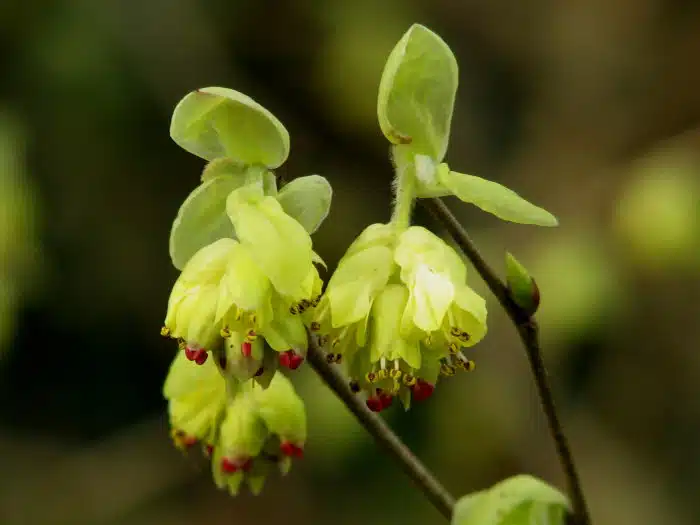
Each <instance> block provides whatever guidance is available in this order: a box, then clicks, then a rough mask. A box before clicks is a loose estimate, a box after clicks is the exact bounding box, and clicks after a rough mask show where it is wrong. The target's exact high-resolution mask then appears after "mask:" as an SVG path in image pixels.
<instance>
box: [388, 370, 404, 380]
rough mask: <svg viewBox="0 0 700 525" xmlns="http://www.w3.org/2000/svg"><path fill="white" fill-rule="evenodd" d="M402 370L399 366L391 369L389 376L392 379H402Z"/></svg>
mask: <svg viewBox="0 0 700 525" xmlns="http://www.w3.org/2000/svg"><path fill="white" fill-rule="evenodd" d="M401 375H402V372H401V370H399V369H398V368H394V369H393V370H390V371H389V377H391V378H392V379H396V380H397V381H398V380H399V379H401Z"/></svg>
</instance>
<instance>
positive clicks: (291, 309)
mask: <svg viewBox="0 0 700 525" xmlns="http://www.w3.org/2000/svg"><path fill="white" fill-rule="evenodd" d="M289 313H290V314H292V315H296V314H298V313H299V308H298V307H297V305H295V304H293V305H292V306H290V307H289Z"/></svg>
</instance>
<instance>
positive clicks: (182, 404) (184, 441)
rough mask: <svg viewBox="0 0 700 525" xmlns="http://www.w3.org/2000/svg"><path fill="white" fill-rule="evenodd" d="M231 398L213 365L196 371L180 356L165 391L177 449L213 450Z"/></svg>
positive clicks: (171, 368)
mask: <svg viewBox="0 0 700 525" xmlns="http://www.w3.org/2000/svg"><path fill="white" fill-rule="evenodd" d="M230 394H231V392H227V387H226V381H225V380H224V378H223V377H222V376H221V374H220V373H219V371H218V370H217V368H216V365H215V364H214V362H213V361H211V360H209V361H207V362H206V363H203V366H196V367H193V366H190V363H188V362H187V358H186V356H185V354H184V353H178V354H177V355H176V356H175V359H174V360H173V363H172V365H171V366H170V371H169V373H168V377H167V379H166V380H165V385H164V387H163V396H164V397H165V398H166V399H167V400H168V414H169V416H170V427H171V434H172V437H173V441H174V442H175V445H176V446H177V447H178V448H181V449H184V448H189V447H191V446H193V445H195V444H196V443H198V442H200V443H202V444H203V445H204V446H205V447H207V449H208V450H211V447H213V446H214V443H215V442H216V441H217V439H218V433H219V426H220V425H221V421H222V420H223V418H224V415H225V412H226V403H227V399H228V396H229V395H230Z"/></svg>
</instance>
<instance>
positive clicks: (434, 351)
mask: <svg viewBox="0 0 700 525" xmlns="http://www.w3.org/2000/svg"><path fill="white" fill-rule="evenodd" d="M316 314H317V315H316V317H315V320H314V323H313V324H312V327H311V329H312V331H313V332H314V333H315V334H316V336H317V338H318V342H319V344H320V345H321V346H323V347H324V348H325V349H326V351H327V358H328V360H329V361H330V362H336V363H339V362H342V363H344V364H345V367H346V369H347V371H348V374H349V376H350V378H351V387H352V388H353V389H354V390H355V391H357V392H359V391H360V390H363V391H365V392H366V393H367V406H368V407H369V408H370V409H372V410H373V411H375V412H379V411H381V410H382V409H384V408H387V407H388V406H389V405H391V403H392V401H393V399H394V397H396V396H399V398H400V399H401V401H402V402H403V403H404V405H405V406H406V407H408V406H409V404H410V401H411V399H413V400H415V401H420V400H423V399H425V398H427V397H429V396H430V395H431V394H432V392H433V389H434V388H435V383H436V381H437V379H438V376H440V375H442V376H452V375H454V374H455V373H456V372H457V371H459V370H472V369H473V368H474V363H473V361H471V360H469V359H468V358H467V357H466V356H465V355H464V353H463V351H462V349H463V348H465V347H470V346H473V345H474V344H476V343H477V342H479V341H480V340H481V339H482V338H483V337H484V335H485V334H486V305H485V302H484V299H483V298H482V297H480V296H479V295H478V294H476V292H474V291H473V290H472V289H471V288H470V287H469V286H467V284H466V267H465V266H464V263H463V262H462V260H461V259H460V257H459V256H458V255H457V253H456V252H455V251H454V250H453V249H452V248H450V247H449V246H448V245H447V244H445V242H444V241H442V240H441V239H440V238H439V237H437V236H436V235H434V234H432V233H431V232H429V231H428V230H426V229H425V228H422V227H418V226H411V227H409V228H408V229H406V230H404V231H402V232H400V231H397V230H396V228H395V227H394V226H393V225H392V224H373V225H371V226H369V227H368V228H367V229H365V230H364V231H363V232H362V233H361V234H360V236H359V237H358V238H357V239H356V240H355V242H354V243H353V244H352V245H351V246H350V248H349V249H348V250H347V252H346V253H345V255H344V256H343V258H342V259H341V261H340V263H339V264H338V268H337V270H336V272H335V273H334V274H333V277H331V280H330V281H329V283H328V288H327V290H326V293H325V295H324V297H323V299H322V300H321V304H320V306H319V308H318V310H317V312H316Z"/></svg>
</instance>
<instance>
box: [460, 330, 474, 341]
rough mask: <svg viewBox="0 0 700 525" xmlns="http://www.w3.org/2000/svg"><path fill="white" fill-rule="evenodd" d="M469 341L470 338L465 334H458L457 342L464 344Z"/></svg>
mask: <svg viewBox="0 0 700 525" xmlns="http://www.w3.org/2000/svg"><path fill="white" fill-rule="evenodd" d="M469 339H471V336H470V335H469V334H468V333H467V332H462V333H461V334H459V340H460V341H462V342H463V343H466V342H467V341H469Z"/></svg>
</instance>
